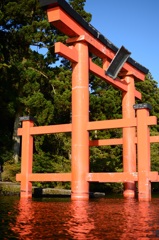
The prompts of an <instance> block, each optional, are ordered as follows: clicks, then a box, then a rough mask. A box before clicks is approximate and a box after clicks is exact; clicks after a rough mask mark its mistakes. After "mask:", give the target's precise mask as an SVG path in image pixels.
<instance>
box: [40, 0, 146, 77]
mask: <svg viewBox="0 0 159 240" xmlns="http://www.w3.org/2000/svg"><path fill="white" fill-rule="evenodd" d="M39 2H40V5H41V6H42V7H43V8H44V9H50V8H54V7H56V6H59V7H61V8H62V9H63V10H64V11H65V12H66V13H67V14H68V15H70V16H71V17H72V18H73V19H74V20H75V21H76V22H77V23H79V24H80V25H81V26H82V27H83V28H84V29H85V30H86V31H87V32H89V33H91V34H92V35H93V36H94V37H95V38H96V39H98V40H99V41H100V42H101V43H103V44H104V45H105V46H106V47H108V48H109V49H111V50H112V51H113V52H115V53H116V52H117V51H118V48H117V47H116V46H115V45H114V44H113V43H112V42H110V41H109V40H108V39H107V38H105V37H104V36H103V35H102V34H101V33H100V32H99V31H98V30H97V29H95V28H94V27H93V26H92V25H91V24H89V23H88V22H86V21H85V20H84V19H83V18H82V17H81V16H80V15H79V14H78V13H77V12H76V11H74V10H73V8H72V7H71V6H70V5H69V4H68V3H67V2H66V1H65V0H39ZM127 63H129V64H130V65H132V66H133V67H135V68H136V69H137V70H139V71H141V72H142V73H144V74H147V73H148V72H149V70H148V69H147V68H145V67H144V66H142V65H141V64H139V63H137V62H136V61H135V60H133V59H132V58H130V57H129V58H128V60H127Z"/></svg>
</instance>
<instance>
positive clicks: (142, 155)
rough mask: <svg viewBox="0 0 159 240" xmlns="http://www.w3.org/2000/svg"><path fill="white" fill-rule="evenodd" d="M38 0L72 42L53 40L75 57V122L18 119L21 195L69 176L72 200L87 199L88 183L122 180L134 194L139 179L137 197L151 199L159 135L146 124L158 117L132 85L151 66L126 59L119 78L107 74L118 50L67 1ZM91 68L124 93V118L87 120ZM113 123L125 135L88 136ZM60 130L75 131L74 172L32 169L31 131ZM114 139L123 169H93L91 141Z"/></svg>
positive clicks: (107, 142)
mask: <svg viewBox="0 0 159 240" xmlns="http://www.w3.org/2000/svg"><path fill="white" fill-rule="evenodd" d="M40 2H41V5H42V6H43V7H44V8H45V9H46V10H47V15H48V20H49V22H50V23H51V24H53V25H54V26H55V27H56V28H57V29H59V30H60V31H61V32H63V33H64V34H66V35H67V36H68V37H69V38H68V39H67V45H68V46H66V45H64V44H62V43H60V42H58V43H55V53H58V54H60V55H61V56H63V57H65V58H67V59H68V60H70V61H71V62H72V123H71V124H64V125H54V126H53V125H52V126H39V127H34V123H33V120H32V119H31V118H30V117H22V118H20V120H21V121H22V122H23V123H22V128H19V129H18V135H19V136H22V156H21V173H20V174H17V181H21V197H31V196H32V182H34V181H71V199H72V200H79V199H81V200H87V199H89V182H123V183H124V184H125V190H124V197H134V196H135V182H138V199H139V200H140V201H149V200H150V199H151V182H153V181H154V182H157V181H158V180H159V177H158V172H151V169H150V142H159V139H158V137H150V134H149V128H148V126H149V125H154V124H156V117H154V116H151V117H150V116H149V108H150V106H149V105H148V104H137V105H135V97H136V98H138V99H141V94H140V93H139V92H138V91H137V90H136V89H135V86H134V81H135V80H138V81H139V80H141V81H143V80H144V78H145V74H147V72H148V70H147V69H146V68H144V67H143V66H141V65H140V64H138V63H136V62H135V61H134V60H133V59H131V58H128V60H127V62H126V63H125V64H124V66H123V67H122V70H121V72H120V78H121V79H120V80H119V79H115V80H113V79H112V78H110V77H109V76H107V75H106V74H105V70H106V69H107V68H108V66H109V64H110V62H111V60H112V59H113V58H114V56H115V54H116V52H117V50H118V49H117V48H116V47H115V46H114V45H113V44H112V43H111V42H110V41H108V40H107V39H106V38H104V37H103V35H101V34H100V33H99V32H98V31H97V30H96V29H94V28H93V27H92V26H91V25H90V24H88V23H87V22H85V21H84V20H83V19H82V18H81V16H80V15H78V14H77V13H76V12H75V11H74V10H73V9H72V8H71V7H70V6H69V4H68V3H67V2H65V1H64V0H46V1H45V0H40ZM90 52H91V53H92V54H94V55H95V56H97V57H99V58H101V59H102V61H103V67H102V68H101V67H99V66H97V65H96V64H95V63H93V61H92V59H91V57H90V56H89V53H90ZM89 71H90V72H92V73H93V74H94V75H96V76H98V77H100V78H101V79H103V80H104V81H107V82H108V83H110V84H112V85H113V86H114V87H116V88H118V89H120V90H121V91H122V92H123V97H122V114H123V118H122V119H118V120H107V121H95V122H89ZM135 110H136V111H137V114H136V115H135ZM135 116H136V117H135ZM109 128H123V137H122V138H121V139H106V140H94V141H90V140H89V131H90V130H98V129H109ZM136 129H137V136H136ZM58 132H72V161H71V165H72V166H71V167H72V170H71V173H52V174H50V173H49V174H48V173H45V174H44V173H43V174H42V173H41V174H40V173H36V174H35V173H32V161H33V135H37V134H50V133H58ZM116 144H122V145H123V172H122V173H90V172H89V146H102V145H116ZM136 144H137V156H136ZM136 157H137V159H138V166H136ZM137 167H138V172H137V170H136V169H137Z"/></svg>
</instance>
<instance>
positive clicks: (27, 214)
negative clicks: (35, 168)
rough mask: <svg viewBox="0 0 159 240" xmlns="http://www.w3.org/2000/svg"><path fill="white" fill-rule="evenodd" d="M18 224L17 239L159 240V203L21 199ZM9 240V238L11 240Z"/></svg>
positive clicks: (16, 223) (114, 200) (16, 229)
mask: <svg viewBox="0 0 159 240" xmlns="http://www.w3.org/2000/svg"><path fill="white" fill-rule="evenodd" d="M17 211H18V214H17V215H16V218H15V224H13V221H12V223H11V224H10V226H11V229H12V231H14V233H15V234H16V235H17V234H18V235H19V238H18V239H22V240H23V239H24V240H32V239H34V240H37V239H39V240H40V239H41V240H43V239H50V240H51V239H53V240H54V239H55V240H56V239H57V240H62V239H64V240H65V239H66V240H67V239H68V240H71V239H77V240H82V239H83V240H85V239H90V240H120V239H121V240H129V239H130V240H136V239H139V240H140V239H142V240H143V239H145V240H146V239H158V237H159V214H158V212H159V199H158V200H157V201H156V202H155V201H154V202H150V203H149V202H148V203H147V202H143V203H139V202H137V201H136V200H131V199H128V200H124V199H105V198H103V199H95V200H93V201H88V202H87V201H73V202H71V201H70V200H66V201H63V200H60V199H59V200H55V199H51V200H47V199H45V200H43V201H34V200H31V199H30V200H27V199H20V201H19V203H18V205H17ZM8 239H9V238H8Z"/></svg>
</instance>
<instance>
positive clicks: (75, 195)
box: [71, 192, 89, 201]
mask: <svg viewBox="0 0 159 240" xmlns="http://www.w3.org/2000/svg"><path fill="white" fill-rule="evenodd" d="M71 200H73V201H80V200H82V201H88V200H89V193H78V192H76V193H75V192H72V193H71Z"/></svg>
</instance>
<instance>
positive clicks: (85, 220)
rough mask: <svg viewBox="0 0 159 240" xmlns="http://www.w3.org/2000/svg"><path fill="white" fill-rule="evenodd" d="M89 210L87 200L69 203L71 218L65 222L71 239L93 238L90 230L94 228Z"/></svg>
mask: <svg viewBox="0 0 159 240" xmlns="http://www.w3.org/2000/svg"><path fill="white" fill-rule="evenodd" d="M89 211H90V208H89V202H87V201H73V202H72V203H71V208H70V213H71V218H70V220H69V221H68V222H67V223H66V227H67V228H68V230H67V231H68V233H69V235H70V236H71V239H95V238H94V235H93V232H92V230H93V229H95V226H94V220H93V218H92V217H91V214H90V212H89ZM87 237H88V238H87Z"/></svg>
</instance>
